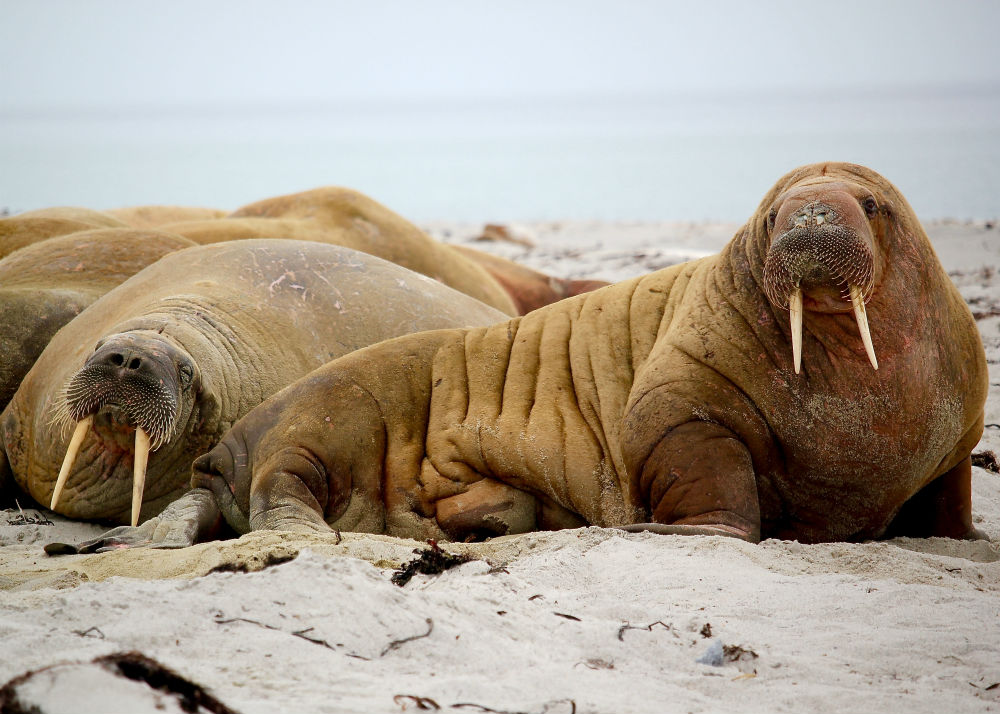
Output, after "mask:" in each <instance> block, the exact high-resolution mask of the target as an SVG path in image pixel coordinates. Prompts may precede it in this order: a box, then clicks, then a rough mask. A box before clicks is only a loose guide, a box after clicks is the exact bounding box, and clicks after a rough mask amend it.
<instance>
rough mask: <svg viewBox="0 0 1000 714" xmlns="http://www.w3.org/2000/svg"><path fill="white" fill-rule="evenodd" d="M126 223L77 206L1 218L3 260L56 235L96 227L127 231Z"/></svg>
mask: <svg viewBox="0 0 1000 714" xmlns="http://www.w3.org/2000/svg"><path fill="white" fill-rule="evenodd" d="M127 227H128V226H127V225H125V223H123V222H122V221H120V220H118V219H117V218H115V217H113V216H109V215H107V214H106V213H101V212H100V211H92V210H90V209H89V208H77V207H75V206H56V207H54V208H42V209H39V210H37V211H26V212H24V213H18V214H17V215H14V216H8V217H7V218H0V258H3V257H5V256H7V255H9V254H11V253H13V252H14V251H15V250H18V249H19V248H23V247H25V246H28V245H32V244H33V243H38V242H39V241H43V240H48V239H49V238H53V237H55V236H62V235H66V234H67V233H77V232H78V231H89V230H93V229H95V228H127Z"/></svg>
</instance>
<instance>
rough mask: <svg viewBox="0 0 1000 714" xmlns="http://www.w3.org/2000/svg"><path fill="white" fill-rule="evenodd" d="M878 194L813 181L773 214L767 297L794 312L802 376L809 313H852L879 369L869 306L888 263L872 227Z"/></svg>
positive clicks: (776, 205)
mask: <svg viewBox="0 0 1000 714" xmlns="http://www.w3.org/2000/svg"><path fill="white" fill-rule="evenodd" d="M881 210H882V207H880V205H879V202H878V199H877V198H876V196H875V194H874V193H873V192H872V191H870V190H868V189H867V188H864V187H863V186H862V185H860V184H854V183H850V182H845V181H821V182H814V183H813V182H806V183H804V184H802V185H797V186H794V187H793V188H790V189H789V190H787V191H784V192H783V193H781V194H780V195H779V196H778V197H777V199H776V200H775V201H774V202H773V204H772V205H771V208H770V210H769V212H768V213H767V226H766V230H767V233H768V235H769V236H770V246H769V247H768V250H767V254H766V257H765V260H764V292H765V294H766V295H767V298H768V300H770V301H771V303H773V304H774V305H776V306H778V307H780V308H786V309H788V311H789V316H790V320H791V333H792V358H793V362H794V366H795V372H796V374H797V373H798V372H799V369H800V367H801V360H802V314H803V310H808V311H812V312H819V313H840V312H853V313H854V318H855V320H856V321H857V323H858V330H859V332H860V337H861V342H862V343H863V344H864V347H865V352H866V353H867V355H868V360H869V361H870V362H871V365H872V367H873V368H875V369H878V360H877V359H876V357H875V348H874V346H873V344H872V338H871V332H870V330H869V327H868V317H867V314H866V310H865V303H866V302H868V301H869V300H870V299H871V297H872V295H873V293H874V290H875V287H876V285H877V283H878V278H879V274H880V271H881V265H880V261H879V257H878V256H879V247H878V246H877V245H876V240H875V234H874V231H873V229H872V223H873V222H874V221H875V220H877V219H878V217H879V215H880V212H881Z"/></svg>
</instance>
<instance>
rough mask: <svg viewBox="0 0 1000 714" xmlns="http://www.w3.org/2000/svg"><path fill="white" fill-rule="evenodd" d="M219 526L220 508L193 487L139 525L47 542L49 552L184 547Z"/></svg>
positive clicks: (207, 536) (206, 493) (208, 535)
mask: <svg viewBox="0 0 1000 714" xmlns="http://www.w3.org/2000/svg"><path fill="white" fill-rule="evenodd" d="M221 525H222V517H221V515H220V513H219V507H218V506H217V505H216V503H215V498H214V497H213V496H212V494H211V492H209V491H207V490H206V489H203V488H194V489H191V490H190V491H188V492H187V493H185V494H184V495H183V496H181V497H180V498H178V499H177V500H176V501H174V502H173V503H171V504H170V505H169V506H167V507H166V508H165V509H163V511H162V512H161V513H160V515H158V516H154V517H153V518H150V519H149V520H147V521H145V522H144V523H143V524H142V525H140V526H135V527H133V526H119V527H117V528H112V529H111V530H110V531H108V532H107V533H103V534H101V535H99V536H98V537H97V538H93V539H91V540H86V541H83V542H82V543H78V544H76V545H72V544H69V543H48V544H46V546H45V552H46V553H48V554H49V555H77V554H79V553H102V552H104V551H108V550H118V549H121V548H186V547H188V546H189V545H194V544H195V543H198V542H200V541H205V540H211V539H212V538H213V537H214V536H215V535H217V534H218V531H219V528H220V526H221Z"/></svg>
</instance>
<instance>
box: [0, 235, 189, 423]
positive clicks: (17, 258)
mask: <svg viewBox="0 0 1000 714" xmlns="http://www.w3.org/2000/svg"><path fill="white" fill-rule="evenodd" d="M194 245H196V244H195V243H194V242H192V241H190V240H188V239H187V238H182V237H181V236H177V235H171V234H169V233H163V232H160V231H148V230H134V229H131V228H103V229H97V230H89V231H81V232H79V233H70V234H69V235H64V236H60V237H57V238H48V239H46V240H44V241H41V242H37V243H33V244H31V245H28V246H26V247H24V248H20V249H18V250H16V251H14V252H13V253H11V254H10V255H8V256H7V257H6V258H3V259H2V260H0V355H2V359H0V411H2V410H3V408H4V407H6V406H7V402H9V401H10V398H11V397H12V396H14V392H15V390H16V389H17V387H18V385H19V384H20V383H21V379H22V378H23V377H24V375H25V374H27V373H28V370H29V369H31V365H33V364H34V363H35V360H36V359H37V358H38V355H40V354H41V353H42V350H43V349H45V346H46V345H47V344H48V343H49V340H50V339H51V338H52V336H53V335H54V334H55V333H56V331H57V330H58V329H59V328H61V327H62V326H63V325H65V324H66V323H67V322H69V321H70V320H72V319H73V318H74V317H76V316H77V315H78V314H79V313H80V311H81V310H83V309H84V308H85V307H87V306H88V305H90V304H91V303H92V302H94V301H95V300H97V298H99V297H100V296H101V295H103V294H105V293H106V292H108V291H109V290H111V289H112V288H114V287H116V286H118V285H120V284H121V283H122V282H124V281H125V280H126V279H127V278H129V277H131V276H132V275H135V274H136V273H138V272H139V271H140V270H142V269H143V268H145V267H146V266H147V265H149V264H150V263H153V262H155V261H156V260H159V259H160V258H162V257H163V256H164V255H166V254H167V253H172V252H174V251H177V250H182V249H184V248H190V247H191V246H194Z"/></svg>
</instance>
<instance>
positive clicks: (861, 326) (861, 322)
mask: <svg viewBox="0 0 1000 714" xmlns="http://www.w3.org/2000/svg"><path fill="white" fill-rule="evenodd" d="M851 305H853V306H854V319H855V320H857V321H858V331H859V332H861V341H862V342H863V343H864V345H865V352H867V353H868V361H869V362H871V363H872V367H874V368H875V369H878V360H877V359H875V346H874V345H873V344H872V333H871V331H870V330H869V329H868V314H867V313H866V312H865V300H864V298H863V297H862V296H861V288H860V287H858V286H857V285H851Z"/></svg>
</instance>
